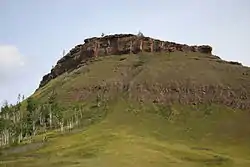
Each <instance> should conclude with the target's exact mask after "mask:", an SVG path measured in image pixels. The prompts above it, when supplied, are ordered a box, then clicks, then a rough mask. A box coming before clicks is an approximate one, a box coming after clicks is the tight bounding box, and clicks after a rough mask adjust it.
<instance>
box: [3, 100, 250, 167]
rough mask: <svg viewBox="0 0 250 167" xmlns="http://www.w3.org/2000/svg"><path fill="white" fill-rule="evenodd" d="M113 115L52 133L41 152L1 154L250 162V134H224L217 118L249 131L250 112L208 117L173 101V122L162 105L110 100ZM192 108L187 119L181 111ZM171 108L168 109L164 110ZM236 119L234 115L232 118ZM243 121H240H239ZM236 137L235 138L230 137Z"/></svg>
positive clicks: (19, 161) (26, 162) (100, 161)
mask: <svg viewBox="0 0 250 167" xmlns="http://www.w3.org/2000/svg"><path fill="white" fill-rule="evenodd" d="M109 107H110V112H109V114H108V115H107V116H106V117H105V118H104V119H103V120H102V121H101V122H98V123H94V124H92V125H91V126H89V127H88V128H87V129H86V130H84V131H81V132H78V133H73V134H66V135H61V136H56V135H54V136H52V137H50V138H49V141H48V143H46V145H44V147H42V148H40V149H38V150H31V151H28V152H24V153H20V154H15V155H12V154H10V155H8V156H2V157H1V159H2V160H1V163H2V166H20V167H22V166H25V167H26V166H38V167H39V166H48V167H49V166H54V167H56V166H58V167H59V166H72V167H73V166H86V167H88V166H89V167H92V166H100V167H101V166H111V167H112V166H145V167H147V166H157V167H158V166H173V167H175V166H176V167H179V166H187V167H189V166H190V167H193V166H197V167H200V166H219V167H223V166H225V167H230V166H237V167H238V166H242V167H247V166H249V165H250V143H249V141H250V137H249V134H245V136H244V138H245V140H242V139H241V138H237V132H235V131H234V132H231V133H223V131H225V130H229V129H227V127H223V126H221V125H220V123H219V122H218V121H224V122H230V123H231V124H232V126H237V127H238V128H239V127H240V126H243V124H244V125H245V127H242V129H241V131H244V132H245V133H246V132H249V131H250V128H249V127H247V125H248V124H247V122H242V120H244V119H245V118H244V117H246V116H249V114H248V115H247V113H242V114H241V115H238V116H237V114H235V112H234V111H233V110H230V109H228V108H224V107H220V106H211V108H210V109H213V111H218V110H220V111H221V112H219V113H212V114H210V116H208V117H206V118H205V116H204V114H203V113H200V112H202V111H200V109H202V108H204V107H203V106H200V107H198V109H197V108H196V109H195V108H193V107H191V106H190V107H189V106H180V105H173V106H172V107H171V108H172V110H176V112H179V115H178V114H176V115H175V116H172V121H171V120H169V119H168V117H164V116H163V115H162V112H159V110H164V109H163V107H159V106H150V105H143V106H141V105H140V104H136V103H133V102H132V104H131V103H130V102H126V101H123V100H119V101H116V103H112V104H110V106H109ZM184 108H185V109H186V110H185V111H188V112H189V117H188V118H187V119H186V120H185V121H184V122H180V121H178V120H181V119H182V120H183V118H181V117H182V116H183V115H184V114H183V112H184V111H182V110H183V109H184ZM165 109H166V110H169V108H165ZM234 118H235V119H234ZM240 121H241V122H240ZM231 138H233V140H232V139H231Z"/></svg>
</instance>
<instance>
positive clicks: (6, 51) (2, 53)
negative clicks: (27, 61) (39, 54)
mask: <svg viewBox="0 0 250 167" xmlns="http://www.w3.org/2000/svg"><path fill="white" fill-rule="evenodd" d="M23 65H24V61H23V57H22V55H21V53H20V52H19V50H18V49H17V47H15V46H12V45H0V70H1V69H2V68H5V69H11V68H15V67H20V66H23Z"/></svg>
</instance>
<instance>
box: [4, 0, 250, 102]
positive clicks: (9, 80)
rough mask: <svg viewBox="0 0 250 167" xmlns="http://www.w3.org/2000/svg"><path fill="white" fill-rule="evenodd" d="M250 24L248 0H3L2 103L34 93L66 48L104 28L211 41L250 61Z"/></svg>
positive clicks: (223, 52) (225, 53)
mask: <svg viewBox="0 0 250 167" xmlns="http://www.w3.org/2000/svg"><path fill="white" fill-rule="evenodd" d="M249 27H250V1H249V0H174V1H173V0H154V1H152V0H120V1H117V0H105V1H102V0H96V1H91V0H87V1H86V0H53V1H51V0H43V1H38V0H22V1H21V0H0V102H3V101H4V100H8V101H9V102H11V103H14V102H15V101H16V99H17V96H18V94H19V93H20V94H22V95H25V97H28V96H30V95H31V94H32V93H33V92H34V91H35V89H36V88H37V87H38V85H39V82H40V81H41V79H42V77H43V75H45V74H47V73H48V72H49V71H50V69H51V67H52V66H53V65H55V64H56V62H57V60H58V59H59V58H61V57H62V53H63V50H66V52H67V51H69V50H70V49H71V48H73V47H74V46H75V45H77V44H80V43H83V41H84V39H85V38H88V37H93V36H100V35H101V34H102V33H104V34H115V33H133V34H137V33H138V31H141V32H142V33H143V34H144V35H145V36H150V37H154V38H158V39H161V40H166V41H173V42H178V43H185V44H189V45H193V44H197V45H201V44H209V45H211V46H212V47H213V54H215V55H217V56H220V57H221V58H222V59H225V60H230V61H238V62H241V63H242V64H243V65H245V66H250V28H249Z"/></svg>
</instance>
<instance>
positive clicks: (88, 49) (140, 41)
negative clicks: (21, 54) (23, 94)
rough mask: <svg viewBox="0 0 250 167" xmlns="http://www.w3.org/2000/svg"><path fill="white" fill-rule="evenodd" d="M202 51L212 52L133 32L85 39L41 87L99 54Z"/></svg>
mask: <svg viewBox="0 0 250 167" xmlns="http://www.w3.org/2000/svg"><path fill="white" fill-rule="evenodd" d="M174 51H183V52H200V53H204V54H212V47H211V46H208V45H201V46H188V45H186V44H178V43H174V42H169V41H161V40H158V39H153V38H150V37H142V36H137V35H133V34H115V35H107V36H104V37H100V38H98V37H93V38H88V39H85V40H84V44H80V45H77V46H75V48H73V49H71V50H70V51H69V53H67V54H66V55H65V56H64V57H63V58H61V59H60V60H59V61H58V62H57V64H56V66H55V67H54V68H53V69H52V70H51V72H50V73H48V74H47V75H45V76H44V77H43V78H42V81H41V82H40V85H39V88H40V87H43V86H44V85H46V84H47V83H48V82H49V81H50V80H52V79H54V78H56V77H57V76H59V75H61V74H63V73H65V72H67V71H71V70H74V69H76V68H78V67H79V66H80V65H81V64H83V63H84V62H85V61H86V60H87V59H89V58H92V57H98V56H108V55H122V54H137V53H139V52H174Z"/></svg>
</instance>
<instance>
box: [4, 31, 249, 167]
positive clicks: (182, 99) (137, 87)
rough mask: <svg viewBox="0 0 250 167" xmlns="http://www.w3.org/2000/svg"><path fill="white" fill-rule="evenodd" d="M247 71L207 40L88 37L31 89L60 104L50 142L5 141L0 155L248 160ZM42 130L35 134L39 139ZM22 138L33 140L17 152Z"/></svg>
mask: <svg viewBox="0 0 250 167" xmlns="http://www.w3.org/2000/svg"><path fill="white" fill-rule="evenodd" d="M131 41H132V42H131ZM249 73H250V68H248V67H244V66H242V65H241V64H240V63H236V62H228V61H225V60H222V59H220V58H219V57H218V56H215V55H213V54H212V47H210V46H208V45H202V46H188V45H184V44H176V43H172V42H163V41H160V40H155V39H152V38H149V37H138V36H135V35H131V34H128V35H126V34H125V35H111V36H105V37H102V38H90V39H87V40H85V44H82V45H78V46H76V47H75V48H74V49H72V50H71V51H70V52H69V53H68V54H67V55H65V56H64V57H63V58H62V59H61V60H59V61H58V62H57V65H56V66H55V67H54V68H53V69H52V70H51V72H50V73H49V74H47V75H45V76H44V77H43V80H42V81H41V84H40V86H39V88H38V89H37V90H36V92H35V93H34V94H33V95H32V98H33V99H35V100H36V101H37V103H39V104H40V105H41V106H43V105H44V104H45V105H48V104H49V103H50V102H49V101H50V99H51V97H53V101H54V102H55V103H56V104H57V105H58V106H59V110H60V111H62V112H61V113H60V114H61V115H60V116H58V114H57V113H56V112H55V113H54V116H51V119H52V120H53V122H54V123H53V126H54V128H51V129H48V130H49V132H47V134H48V136H49V139H48V142H46V143H45V144H44V143H42V147H40V146H39V148H37V147H38V146H37V145H33V146H32V144H28V145H24V146H19V147H17V148H16V150H13V148H10V149H6V150H5V153H3V152H2V153H3V155H2V157H1V159H2V161H1V163H2V164H3V165H9V166H11V165H12V166H15V165H18V166H90V167H91V166H145V167H147V166H173V167H178V166H187V167H189V166H190V167H193V166H197V167H198V166H221V167H222V166H226V167H230V166H237V167H238V166H242V167H244V166H245V167H247V166H249V165H250V156H249V155H250V145H249V141H250V126H249V123H248V119H249V116H250V112H249V108H250V100H249V95H250V76H249ZM42 108H43V107H42ZM39 111H40V112H42V113H43V112H46V111H47V109H41V110H39ZM49 111H51V110H49ZM55 111H58V110H55ZM61 125H63V126H61ZM57 128H65V129H69V130H66V131H70V132H68V133H63V134H61V133H59V132H57V131H55V130H53V129H57ZM72 128H73V129H74V130H70V129H72ZM64 131H65V130H64ZM41 135H43V134H41ZM41 135H39V134H38V135H37V136H36V137H34V141H36V142H38V144H39V143H40V139H41ZM36 142H34V143H35V144H37V143H36ZM29 145H30V146H31V147H34V149H28V151H25V152H24V151H23V149H24V148H25V147H27V146H29ZM0 165H1V164H0Z"/></svg>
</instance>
